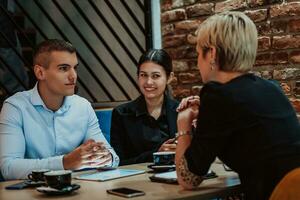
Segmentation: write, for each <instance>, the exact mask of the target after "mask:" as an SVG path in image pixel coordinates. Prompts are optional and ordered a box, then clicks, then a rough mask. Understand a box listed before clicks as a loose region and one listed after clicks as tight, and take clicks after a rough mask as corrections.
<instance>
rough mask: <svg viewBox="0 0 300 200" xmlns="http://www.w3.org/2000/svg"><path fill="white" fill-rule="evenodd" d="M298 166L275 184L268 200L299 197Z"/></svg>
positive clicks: (296, 199) (299, 177)
mask: <svg viewBox="0 0 300 200" xmlns="http://www.w3.org/2000/svg"><path fill="white" fill-rule="evenodd" d="M299 191H300V167H299V168H296V169H294V170H292V171H290V172H289V173H287V174H286V175H285V176H284V177H283V178H282V179H281V181H280V182H279V183H278V184H277V186H276V187H275V189H274V190H273V192H272V195H271V197H270V199H269V200H283V199H284V200H298V199H300V192H299Z"/></svg>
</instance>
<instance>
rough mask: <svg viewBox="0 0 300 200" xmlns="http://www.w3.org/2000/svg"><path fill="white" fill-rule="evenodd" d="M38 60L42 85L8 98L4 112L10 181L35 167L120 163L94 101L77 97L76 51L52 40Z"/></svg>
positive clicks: (3, 145) (4, 156) (1, 147)
mask: <svg viewBox="0 0 300 200" xmlns="http://www.w3.org/2000/svg"><path fill="white" fill-rule="evenodd" d="M33 59H34V61H33V62H34V72H35V75H36V77H37V79H38V82H37V84H36V85H35V87H34V88H33V89H32V90H29V91H25V92H19V93H17V94H15V95H13V96H12V97H10V98H8V99H7V100H6V101H5V102H4V104H3V108H2V111H1V115H0V168H1V173H2V175H3V177H4V179H6V180H9V179H23V178H27V175H28V174H29V173H30V172H31V171H32V170H34V169H50V170H60V169H71V170H74V169H79V168H83V167H86V166H88V167H97V166H103V165H110V166H113V167H116V166H118V164H119V158H118V156H117V155H116V153H115V152H114V150H113V149H112V148H111V146H110V145H109V143H108V142H107V141H106V139H105V138H104V136H103V134H102V132H101V130H100V128H99V125H98V120H97V117H96V114H95V112H94V110H93V108H92V107H91V105H90V103H89V102H88V101H87V100H86V99H84V98H82V97H79V96H77V95H74V90H75V84H76V80H77V71H76V69H77V66H78V60H77V56H76V49H75V48H74V47H73V46H72V45H71V44H70V43H68V42H65V41H62V40H57V39H52V40H47V41H44V42H42V43H41V44H39V45H38V47H37V49H36V52H35V54H34V58H33Z"/></svg>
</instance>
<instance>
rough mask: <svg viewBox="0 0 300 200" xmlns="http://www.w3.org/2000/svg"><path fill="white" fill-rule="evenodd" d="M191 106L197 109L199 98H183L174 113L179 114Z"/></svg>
mask: <svg viewBox="0 0 300 200" xmlns="http://www.w3.org/2000/svg"><path fill="white" fill-rule="evenodd" d="M191 106H198V107H199V106H200V97H199V96H189V97H186V98H183V99H182V100H181V102H180V104H179V106H178V107H177V109H176V111H177V112H181V111H183V110H185V109H186V108H188V107H191Z"/></svg>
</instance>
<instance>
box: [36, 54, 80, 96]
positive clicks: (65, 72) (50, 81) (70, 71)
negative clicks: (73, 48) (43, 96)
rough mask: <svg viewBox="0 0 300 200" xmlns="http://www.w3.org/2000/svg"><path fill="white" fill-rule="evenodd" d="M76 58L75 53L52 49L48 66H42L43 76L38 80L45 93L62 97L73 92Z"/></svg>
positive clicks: (75, 77)
mask: <svg viewBox="0 0 300 200" xmlns="http://www.w3.org/2000/svg"><path fill="white" fill-rule="evenodd" d="M77 66H78V60H77V56H76V53H69V52H67V51H53V52H51V53H50V55H49V65H48V67H42V71H43V78H42V80H39V82H40V83H41V84H43V89H44V90H47V94H49V95H53V96H57V97H64V96H70V95H73V94H74V91H75V85H76V80H77V71H76V70H77Z"/></svg>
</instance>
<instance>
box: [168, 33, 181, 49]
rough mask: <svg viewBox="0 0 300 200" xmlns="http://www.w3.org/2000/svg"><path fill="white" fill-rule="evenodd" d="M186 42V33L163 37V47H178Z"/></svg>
mask: <svg viewBox="0 0 300 200" xmlns="http://www.w3.org/2000/svg"><path fill="white" fill-rule="evenodd" d="M183 44H186V35H184V34H183V35H172V36H166V37H164V38H163V48H168V47H176V46H180V45H183Z"/></svg>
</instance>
